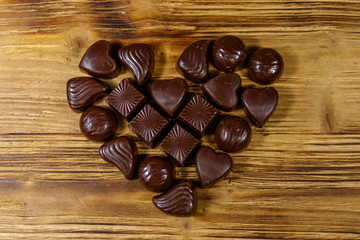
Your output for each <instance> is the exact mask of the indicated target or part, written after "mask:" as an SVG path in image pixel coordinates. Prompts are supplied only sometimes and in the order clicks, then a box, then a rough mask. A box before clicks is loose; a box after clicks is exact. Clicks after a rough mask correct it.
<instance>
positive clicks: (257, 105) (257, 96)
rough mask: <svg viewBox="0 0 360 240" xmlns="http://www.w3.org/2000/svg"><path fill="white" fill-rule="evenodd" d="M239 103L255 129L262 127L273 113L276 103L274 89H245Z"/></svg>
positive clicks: (276, 94) (276, 96) (276, 97)
mask: <svg viewBox="0 0 360 240" xmlns="http://www.w3.org/2000/svg"><path fill="white" fill-rule="evenodd" d="M241 102H242V106H243V108H244V111H245V113H246V115H247V117H248V118H249V119H250V120H251V121H252V122H254V124H255V125H256V126H257V127H262V126H263V125H264V123H265V122H266V120H267V119H268V118H269V117H270V115H271V114H272V113H273V112H274V110H275V107H276V105H277V102H278V93H277V91H276V89H275V88H272V87H267V88H262V89H255V88H247V89H245V90H244V91H243V92H242V94H241Z"/></svg>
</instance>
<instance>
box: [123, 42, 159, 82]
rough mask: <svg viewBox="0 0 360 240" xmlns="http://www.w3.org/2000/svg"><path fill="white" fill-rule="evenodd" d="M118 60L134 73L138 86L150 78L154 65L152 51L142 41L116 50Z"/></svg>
mask: <svg viewBox="0 0 360 240" xmlns="http://www.w3.org/2000/svg"><path fill="white" fill-rule="evenodd" d="M118 58H119V60H120V62H121V63H122V64H123V65H124V66H125V67H126V68H127V69H128V70H130V71H132V73H133V74H134V77H135V80H136V82H137V84H138V85H139V86H143V85H144V84H145V83H146V82H147V81H148V80H150V78H151V76H152V74H153V72H154V67H155V58H154V51H153V50H152V48H151V47H150V46H149V45H147V44H144V43H137V44H132V45H129V46H126V47H122V48H120V49H119V51H118Z"/></svg>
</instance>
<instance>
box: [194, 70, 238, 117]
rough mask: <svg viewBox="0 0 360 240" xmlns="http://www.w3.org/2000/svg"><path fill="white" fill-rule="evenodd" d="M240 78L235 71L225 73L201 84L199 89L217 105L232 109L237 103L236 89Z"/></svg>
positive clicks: (227, 109) (228, 109) (226, 109)
mask: <svg viewBox="0 0 360 240" xmlns="http://www.w3.org/2000/svg"><path fill="white" fill-rule="evenodd" d="M240 87H241V78H240V76H239V75H237V74H236V73H225V74H221V75H219V76H217V77H214V78H212V79H210V80H209V81H207V82H206V83H204V84H202V85H201V90H202V91H203V92H204V93H205V95H206V96H207V97H208V98H210V99H211V100H212V101H213V102H214V103H215V104H216V105H217V106H218V107H220V108H222V109H223V110H225V111H231V110H234V109H235V108H236V107H237V106H238V103H239V97H238V91H239V89H240Z"/></svg>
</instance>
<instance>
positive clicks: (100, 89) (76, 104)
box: [66, 77, 108, 111]
mask: <svg viewBox="0 0 360 240" xmlns="http://www.w3.org/2000/svg"><path fill="white" fill-rule="evenodd" d="M107 92H108V87H107V86H106V85H105V84H104V83H102V82H101V81H99V80H97V79H95V78H90V77H77V78H72V79H70V80H69V81H68V82H67V84H66V93H67V99H68V103H69V106H70V108H71V109H72V110H74V111H84V110H85V109H86V108H87V107H89V106H91V105H92V104H93V103H94V102H95V101H96V99H98V98H99V97H101V96H102V95H105V94H106V93H107Z"/></svg>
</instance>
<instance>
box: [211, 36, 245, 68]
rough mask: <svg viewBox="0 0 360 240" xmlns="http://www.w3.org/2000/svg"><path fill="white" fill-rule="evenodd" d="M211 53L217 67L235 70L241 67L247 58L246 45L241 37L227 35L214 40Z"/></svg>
mask: <svg viewBox="0 0 360 240" xmlns="http://www.w3.org/2000/svg"><path fill="white" fill-rule="evenodd" d="M211 55H212V61H213V63H214V65H215V67H216V68H217V69H219V70H220V71H224V72H234V71H235V70H236V69H237V68H241V67H242V66H243V64H244V62H245V60H246V47H245V44H244V43H243V41H241V40H240V39H239V38H237V37H235V36H232V35H227V36H223V37H221V38H219V39H217V40H216V41H215V42H214V45H213V47H212V52H211Z"/></svg>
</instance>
